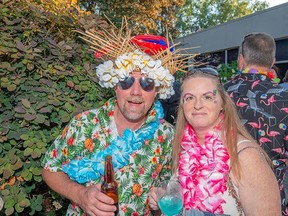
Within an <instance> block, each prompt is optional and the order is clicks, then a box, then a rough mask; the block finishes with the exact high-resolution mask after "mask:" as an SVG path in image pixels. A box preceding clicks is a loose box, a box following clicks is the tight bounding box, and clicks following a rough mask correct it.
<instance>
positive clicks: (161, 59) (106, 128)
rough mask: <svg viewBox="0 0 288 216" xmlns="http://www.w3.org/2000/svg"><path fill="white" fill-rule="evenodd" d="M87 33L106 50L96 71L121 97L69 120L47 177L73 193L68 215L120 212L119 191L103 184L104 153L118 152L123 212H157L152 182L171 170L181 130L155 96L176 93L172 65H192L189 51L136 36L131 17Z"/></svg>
mask: <svg viewBox="0 0 288 216" xmlns="http://www.w3.org/2000/svg"><path fill="white" fill-rule="evenodd" d="M80 33H81V32H80ZM81 34H82V38H83V39H84V40H86V41H87V42H89V43H90V44H91V48H92V49H93V50H94V51H95V56H96V57H97V58H102V59H104V58H106V61H105V62H103V63H102V64H100V65H99V66H97V68H96V75H97V77H98V79H99V84H100V85H101V86H102V87H104V88H113V89H114V90H115V95H116V97H115V98H111V99H110V100H108V101H107V102H106V103H105V104H104V106H103V107H100V108H97V109H92V110H89V111H86V112H83V113H81V114H78V115H77V116H75V117H74V118H73V119H72V120H71V121H70V123H69V124H68V125H67V126H66V127H65V128H64V130H63V132H62V135H60V136H59V137H58V138H57V139H56V140H55V141H54V143H53V144H52V146H51V147H50V148H49V150H48V152H47V153H46V155H45V158H44V160H43V166H44V170H43V179H44V181H45V182H46V183H47V184H48V186H50V187H51V188H52V189H53V190H54V191H56V192H57V193H59V194H61V195H62V196H64V197H66V198H68V199H69V200H71V204H70V206H69V208H68V210H67V215H86V214H88V215H98V216H99V215H101V216H106V215H107V216H108V215H114V211H115V206H114V205H113V203H114V201H113V199H112V198H110V197H108V196H106V195H105V194H103V193H102V192H101V190H100V184H101V181H102V178H101V177H102V176H103V173H104V159H105V157H106V156H107V155H112V157H113V165H114V170H115V179H116V181H117V183H118V186H119V190H118V191H119V194H118V196H119V215H133V213H134V214H136V213H138V214H137V215H151V212H150V209H149V207H148V205H147V196H148V190H149V189H150V187H151V185H153V184H154V183H155V182H157V181H158V180H159V179H160V178H161V179H163V178H164V179H165V178H170V167H171V149H172V148H171V140H172V139H173V136H174V129H173V126H172V125H171V124H169V123H168V122H166V121H165V120H164V119H163V109H162V107H161V104H160V102H158V101H157V100H156V97H158V98H161V99H166V98H169V97H170V96H171V95H173V94H174V90H173V82H174V77H173V73H174V72H175V71H176V70H182V69H184V68H185V65H184V61H183V60H185V58H184V59H183V58H182V54H180V52H179V50H175V49H174V47H173V46H171V45H170V44H169V43H168V40H167V39H166V38H164V37H160V36H153V35H139V36H134V37H131V36H130V35H131V34H130V31H129V29H128V27H127V25H125V22H124V24H123V25H122V27H121V28H120V30H117V29H116V28H112V30H110V31H109V32H108V31H105V30H103V31H94V32H90V31H88V32H85V33H83V32H82V33H81Z"/></svg>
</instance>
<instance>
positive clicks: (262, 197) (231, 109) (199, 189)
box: [149, 67, 281, 216]
mask: <svg viewBox="0 0 288 216" xmlns="http://www.w3.org/2000/svg"><path fill="white" fill-rule="evenodd" d="M172 161H173V173H174V175H173V177H174V178H175V177H176V178H178V179H179V181H180V183H181V185H182V193H183V205H184V209H185V210H184V213H183V215H186V216H194V215H195V216H196V215H223V214H225V215H232V216H234V215H243V213H244V214H245V215H261V216H265V215H267V216H268V215H269V216H272V215H275V216H276V215H277V216H278V215H281V204H280V195H279V190H278V185H277V180H276V178H275V176H274V174H273V171H272V168H271V161H270V159H269V158H268V156H267V155H266V153H265V152H264V151H263V149H261V148H260V146H259V145H258V144H257V143H256V141H255V140H254V139H253V137H252V136H251V135H250V134H249V133H248V131H247V130H246V129H245V128H244V127H243V126H242V123H241V121H240V119H239V117H238V114H237V110H236V108H235V105H234V103H233V102H232V100H231V98H230V97H229V95H228V94H227V93H226V91H225V89H224V87H223V85H222V84H221V81H220V77H219V75H218V72H217V71H216V70H214V69H212V68H209V67H207V68H199V69H193V70H191V71H189V72H188V74H187V76H186V78H185V79H184V80H183V83H182V86H181V100H180V105H179V109H178V115H177V122H176V131H175V139H174V140H173V159H172ZM149 205H150V206H151V208H152V209H158V205H157V202H156V188H151V190H150V193H149Z"/></svg>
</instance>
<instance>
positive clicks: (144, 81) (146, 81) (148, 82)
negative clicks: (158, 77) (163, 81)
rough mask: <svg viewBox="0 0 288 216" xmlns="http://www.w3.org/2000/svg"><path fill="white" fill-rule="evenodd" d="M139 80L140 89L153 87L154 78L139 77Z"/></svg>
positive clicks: (149, 89)
mask: <svg viewBox="0 0 288 216" xmlns="http://www.w3.org/2000/svg"><path fill="white" fill-rule="evenodd" d="M139 82H140V85H141V87H142V89H143V90H144V91H147V92H150V91H152V90H153V89H154V87H155V82H154V80H153V79H151V78H149V77H141V78H140V80H139Z"/></svg>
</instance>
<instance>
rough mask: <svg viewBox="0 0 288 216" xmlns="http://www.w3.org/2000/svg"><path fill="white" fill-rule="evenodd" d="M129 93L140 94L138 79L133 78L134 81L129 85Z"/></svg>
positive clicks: (140, 88)
mask: <svg viewBox="0 0 288 216" xmlns="http://www.w3.org/2000/svg"><path fill="white" fill-rule="evenodd" d="M130 94H131V95H142V87H141V85H140V83H139V79H138V78H135V82H134V83H133V85H132V86H131V92H130Z"/></svg>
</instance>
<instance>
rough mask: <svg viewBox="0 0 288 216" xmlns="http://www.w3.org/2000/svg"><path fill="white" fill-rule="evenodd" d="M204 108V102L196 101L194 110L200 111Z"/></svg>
mask: <svg viewBox="0 0 288 216" xmlns="http://www.w3.org/2000/svg"><path fill="white" fill-rule="evenodd" d="M202 107H203V101H202V100H201V99H200V98H196V99H195V103H194V108H195V109H196V110H199V109H201V108H202Z"/></svg>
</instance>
